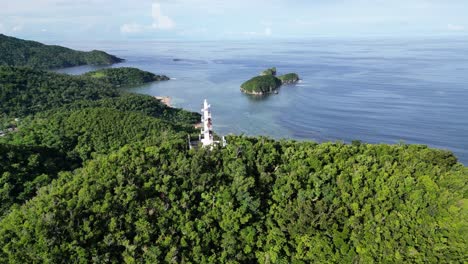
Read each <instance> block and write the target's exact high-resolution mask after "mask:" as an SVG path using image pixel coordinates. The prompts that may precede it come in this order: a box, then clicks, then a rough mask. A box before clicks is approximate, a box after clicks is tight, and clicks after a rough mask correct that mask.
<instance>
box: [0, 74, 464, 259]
mask: <svg viewBox="0 0 468 264" xmlns="http://www.w3.org/2000/svg"><path fill="white" fill-rule="evenodd" d="M95 77H96V76H95ZM95 77H92V76H85V75H84V76H69V75H65V74H57V73H51V72H47V71H42V70H38V69H31V68H25V67H12V66H4V67H0V88H1V89H0V107H1V108H0V120H1V122H2V124H3V123H5V124H6V125H8V122H9V120H15V121H14V122H15V126H16V127H17V129H16V130H14V131H12V132H9V133H6V134H5V135H3V136H1V137H0V263H69V262H73V263H227V262H229V263H463V262H465V261H466V252H467V246H468V241H467V238H468V223H467V221H466V219H468V168H467V167H465V166H463V165H462V164H460V163H458V161H457V158H456V157H455V156H454V155H453V154H452V153H450V152H448V151H444V150H438V149H432V148H428V147H427V146H423V145H408V144H403V143H400V144H396V145H388V144H366V143H362V142H359V141H354V142H352V143H350V144H345V143H343V142H324V143H320V144H318V143H315V142H308V141H294V140H274V139H270V138H267V137H261V136H259V137H246V136H236V135H231V136H229V137H227V141H228V145H227V146H225V147H221V146H214V147H213V148H198V149H189V148H188V142H187V138H188V136H190V135H196V134H197V132H198V131H197V130H196V129H195V128H194V127H193V124H194V122H197V121H199V120H200V115H199V114H197V113H192V112H188V111H185V110H182V109H174V108H170V107H167V106H165V105H164V104H162V103H161V102H160V101H159V100H156V99H155V98H153V97H151V96H146V95H138V94H132V93H127V92H124V91H122V89H119V88H118V87H117V86H118V85H120V83H117V82H114V81H109V80H108V79H107V78H95ZM260 77H267V78H269V79H270V80H272V78H276V77H275V76H273V75H265V76H260ZM276 79H278V78H276ZM276 79H273V82H272V83H271V84H274V85H276V84H277V81H276ZM260 83H261V82H260ZM265 87H266V86H265Z"/></svg>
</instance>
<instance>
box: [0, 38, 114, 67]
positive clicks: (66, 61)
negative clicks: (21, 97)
mask: <svg viewBox="0 0 468 264" xmlns="http://www.w3.org/2000/svg"><path fill="white" fill-rule="evenodd" d="M122 61H123V59H121V58H118V57H116V56H113V55H110V54H108V53H105V52H104V51H100V50H93V51H89V52H84V51H77V50H72V49H69V48H65V47H61V46H56V45H45V44H42V43H39V42H36V41H29V40H22V39H18V38H14V37H9V36H6V35H3V34H0V65H9V66H28V67H33V68H39V69H54V68H65V67H72V66H80V65H111V64H114V63H119V62H122Z"/></svg>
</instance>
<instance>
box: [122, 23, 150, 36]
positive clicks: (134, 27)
mask: <svg viewBox="0 0 468 264" xmlns="http://www.w3.org/2000/svg"><path fill="white" fill-rule="evenodd" d="M143 31H145V26H143V25H140V24H137V23H130V24H123V25H122V26H121V27H120V32H122V33H124V34H132V33H141V32H143Z"/></svg>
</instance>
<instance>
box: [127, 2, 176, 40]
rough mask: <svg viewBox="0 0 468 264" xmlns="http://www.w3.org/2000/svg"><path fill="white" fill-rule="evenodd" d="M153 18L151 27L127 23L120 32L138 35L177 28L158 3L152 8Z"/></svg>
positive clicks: (154, 3)
mask: <svg viewBox="0 0 468 264" xmlns="http://www.w3.org/2000/svg"><path fill="white" fill-rule="evenodd" d="M151 17H152V19H153V22H152V24H151V25H143V24H138V23H127V24H123V25H122V26H121V27H120V32H121V33H123V34H137V33H142V32H146V31H152V30H170V29H173V28H175V22H174V21H173V20H172V19H171V18H170V17H168V16H166V15H165V14H163V12H162V10H161V4H160V3H158V2H156V1H155V2H153V4H152V6H151Z"/></svg>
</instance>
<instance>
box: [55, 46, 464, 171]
mask: <svg viewBox="0 0 468 264" xmlns="http://www.w3.org/2000/svg"><path fill="white" fill-rule="evenodd" d="M61 44H63V45H68V46H70V47H74V48H78V49H85V50H90V49H103V50H106V51H108V52H110V53H112V54H115V55H117V56H119V57H122V58H125V59H126V60H127V61H126V62H125V63H122V64H117V65H114V66H113V67H122V66H131V67H137V68H140V69H143V70H147V71H151V72H154V73H158V74H166V75H168V76H170V77H171V78H173V79H172V80H171V81H168V82H160V83H153V84H149V85H144V86H141V87H137V88H134V89H132V90H133V91H134V92H137V93H143V94H149V95H164V96H171V97H172V103H173V105H174V106H176V107H181V108H185V109H189V110H192V111H200V108H201V104H202V100H203V99H205V98H206V99H208V101H209V102H210V103H211V105H212V110H213V122H214V128H215V130H216V132H217V133H219V134H222V135H223V134H229V133H234V134H241V133H243V134H246V135H267V136H270V137H274V138H294V139H299V140H314V141H319V142H322V141H330V140H331V141H336V140H342V141H345V142H350V141H352V140H362V141H364V142H370V143H398V142H400V141H404V142H406V143H418V144H426V145H429V146H432V147H436V148H441V149H449V150H451V151H453V152H454V153H456V155H457V156H458V158H459V160H460V161H461V162H462V163H464V164H465V165H468V39H420V40H395V39H393V40H384V39H381V40H369V39H367V40H344V41H343V40H333V39H317V40H308V41H290V42H287V41H273V42H253V41H247V42H147V41H140V42H98V43H89V42H88V43H61ZM174 59H179V60H178V61H174ZM273 66H276V67H277V69H278V72H279V73H280V74H281V73H288V72H296V73H298V74H299V75H300V76H301V78H302V79H303V81H302V82H301V83H299V84H297V85H292V86H284V87H282V88H281V89H280V91H279V94H277V95H270V96H267V97H263V98H258V97H252V96H248V95H245V94H242V93H241V92H240V91H239V87H240V85H241V84H242V82H244V81H245V80H247V79H249V78H251V77H253V76H255V75H257V74H258V73H259V72H260V71H262V70H263V69H265V68H267V67H273ZM93 69H96V67H88V66H86V67H75V68H69V69H65V70H60V72H65V73H70V74H80V73H83V72H86V71H89V70H93Z"/></svg>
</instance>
